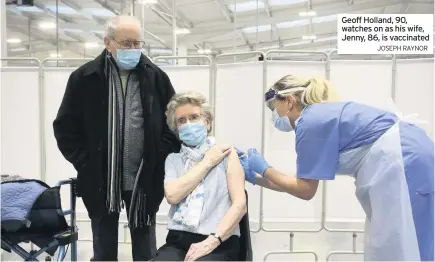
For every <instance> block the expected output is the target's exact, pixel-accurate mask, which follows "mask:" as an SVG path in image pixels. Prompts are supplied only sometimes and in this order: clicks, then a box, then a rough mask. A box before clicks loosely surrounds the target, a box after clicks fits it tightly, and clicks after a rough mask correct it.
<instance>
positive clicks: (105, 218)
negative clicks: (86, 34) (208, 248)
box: [53, 16, 180, 261]
mask: <svg viewBox="0 0 435 262" xmlns="http://www.w3.org/2000/svg"><path fill="white" fill-rule="evenodd" d="M104 44H105V46H106V49H105V50H104V51H103V52H102V53H101V54H100V55H99V56H98V57H97V58H96V59H95V60H93V61H90V62H88V63H86V64H85V65H83V66H81V67H80V68H78V69H77V70H76V71H74V72H73V73H72V74H71V76H70V78H69V80H68V84H67V87H66V91H65V95H64V98H63V101H62V104H61V106H60V108H59V112H58V114H57V117H56V120H55V121H54V123H53V126H54V134H55V137H56V140H57V144H58V147H59V149H60V151H61V152H62V154H63V155H64V157H65V158H66V159H67V160H68V161H69V162H71V163H72V164H73V165H74V167H75V169H76V170H77V172H78V175H77V176H78V190H79V193H80V194H81V196H82V198H83V202H84V204H85V206H86V209H87V211H88V214H89V217H90V219H91V222H92V233H93V249H94V257H93V260H95V261H115V260H117V256H118V220H119V213H120V211H121V209H122V207H123V206H124V204H125V207H126V210H127V215H128V221H129V226H130V234H131V239H132V253H133V260H134V261H144V260H149V259H150V258H151V257H152V256H154V254H155V252H156V236H155V216H156V213H157V211H158V208H159V206H160V203H161V201H162V199H163V179H164V163H165V159H166V157H167V155H168V154H170V153H172V152H176V151H178V150H179V148H180V144H179V142H178V139H177V138H176V137H175V135H174V134H173V133H172V132H171V131H170V130H169V128H168V126H167V125H166V118H165V115H164V112H165V109H166V105H167V104H168V102H169V100H170V98H171V97H172V96H173V95H174V93H175V92H174V89H173V87H172V85H171V82H170V80H169V78H168V76H167V75H166V74H165V73H164V72H163V71H162V70H161V69H159V68H158V67H157V66H155V65H154V64H153V63H152V62H151V61H150V60H149V59H148V58H147V57H146V56H144V55H143V54H142V53H141V48H142V47H143V45H144V42H143V41H142V40H141V26H140V22H139V21H138V20H137V19H136V18H134V17H131V16H117V17H114V18H112V19H110V21H108V24H107V26H106V37H105V38H104Z"/></svg>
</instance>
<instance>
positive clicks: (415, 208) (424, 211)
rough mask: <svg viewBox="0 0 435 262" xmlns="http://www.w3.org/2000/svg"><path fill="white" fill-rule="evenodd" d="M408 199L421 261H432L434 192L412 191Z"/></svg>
mask: <svg viewBox="0 0 435 262" xmlns="http://www.w3.org/2000/svg"><path fill="white" fill-rule="evenodd" d="M410 191H411V190H410ZM410 197H411V206H412V215H413V217H414V224H415V230H416V231H417V240H418V247H419V249H420V258H421V261H434V245H435V243H434V230H435V229H434V223H435V222H434V204H435V203H434V192H429V193H425V194H424V193H420V192H415V191H414V192H410Z"/></svg>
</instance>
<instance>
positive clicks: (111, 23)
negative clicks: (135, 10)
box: [105, 15, 142, 38]
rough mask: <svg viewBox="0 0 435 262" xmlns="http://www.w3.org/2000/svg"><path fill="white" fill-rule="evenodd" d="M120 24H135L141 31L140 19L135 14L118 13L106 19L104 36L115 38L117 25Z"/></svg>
mask: <svg viewBox="0 0 435 262" xmlns="http://www.w3.org/2000/svg"><path fill="white" fill-rule="evenodd" d="M122 24H133V25H137V26H138V28H139V30H140V31H141V33H142V30H141V24H140V21H139V19H137V18H136V17H135V16H129V15H118V16H114V17H112V18H110V19H109V20H108V21H107V23H106V31H105V37H108V38H115V36H116V31H117V30H118V27H119V25H122Z"/></svg>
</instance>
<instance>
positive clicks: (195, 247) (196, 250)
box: [184, 236, 220, 261]
mask: <svg viewBox="0 0 435 262" xmlns="http://www.w3.org/2000/svg"><path fill="white" fill-rule="evenodd" d="M219 245H220V242H219V240H218V239H217V238H215V237H213V236H209V237H208V238H206V239H205V240H204V241H201V242H199V243H195V244H192V245H190V248H189V251H187V254H186V257H185V258H184V261H196V260H197V259H198V258H201V257H203V256H206V255H208V254H210V253H211V252H212V251H213V250H215V249H216V248H217V247H218V246H219Z"/></svg>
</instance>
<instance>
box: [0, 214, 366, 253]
mask: <svg viewBox="0 0 435 262" xmlns="http://www.w3.org/2000/svg"><path fill="white" fill-rule="evenodd" d="M88 224H89V223H88V222H81V223H78V227H79V228H80V231H79V238H80V239H85V241H79V243H78V260H79V261H89V258H90V257H92V242H90V240H91V236H92V234H91V231H90V227H89V225H88ZM315 226H316V225H313V227H315ZM351 226H352V228H354V227H355V225H349V224H336V225H331V227H341V228H343V227H349V228H350V227H351ZM358 226H359V227H361V225H358ZM291 227H292V228H298V227H295V226H293V225H292V226H291ZM252 228H254V229H255V228H256V225H255V224H252ZM300 228H302V226H301V227H300ZM119 230H120V232H119V233H120V234H119V240H120V242H123V241H125V242H129V241H130V239H129V236H128V234H126V235H124V229H123V227H122V226H120V228H119ZM166 234H167V230H166V226H164V225H158V226H157V243H158V246H161V245H163V243H164V241H165V237H166ZM289 235H290V234H289V233H275V232H259V233H251V239H252V245H253V252H254V260H255V261H263V259H264V257H265V256H266V255H267V253H269V252H274V251H289V250H290V237H289ZM352 240H353V238H352V233H331V232H325V231H322V232H318V233H294V238H293V250H294V251H308V252H315V253H316V254H317V256H318V261H325V260H326V257H327V256H328V254H329V252H331V251H351V250H352V248H353V242H352ZM356 243H357V245H356V247H357V250H362V247H363V235H361V234H358V237H357V239H356ZM23 247H26V245H23ZM27 247H28V245H27ZM44 258H45V255H44V256H41V257H39V259H40V260H44ZM118 258H119V260H120V261H131V250H130V244H128V243H120V244H119V257H118ZM1 260H2V261H19V260H20V258H19V257H18V256H16V255H12V254H9V253H7V252H5V251H2V254H1ZM65 260H70V257H69V254H68V255H67V257H66V259H65ZM267 260H268V261H314V260H315V257H314V256H313V255H311V254H278V255H270V256H269V257H268V258H267ZM330 260H331V261H361V260H362V255H334V256H331V257H330Z"/></svg>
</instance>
